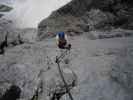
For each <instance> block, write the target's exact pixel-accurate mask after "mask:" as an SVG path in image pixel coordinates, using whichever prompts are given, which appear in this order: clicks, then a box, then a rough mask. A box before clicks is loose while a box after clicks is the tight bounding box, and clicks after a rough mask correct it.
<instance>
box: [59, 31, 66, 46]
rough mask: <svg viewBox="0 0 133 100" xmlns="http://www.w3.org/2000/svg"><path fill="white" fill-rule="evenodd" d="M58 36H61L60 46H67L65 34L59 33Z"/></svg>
mask: <svg viewBox="0 0 133 100" xmlns="http://www.w3.org/2000/svg"><path fill="white" fill-rule="evenodd" d="M58 36H59V45H60V46H65V45H66V44H67V41H66V39H65V33H64V32H59V33H58Z"/></svg>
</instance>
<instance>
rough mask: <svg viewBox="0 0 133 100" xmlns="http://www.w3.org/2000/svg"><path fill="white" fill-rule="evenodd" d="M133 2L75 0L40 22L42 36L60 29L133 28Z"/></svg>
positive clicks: (53, 33) (78, 32)
mask: <svg viewBox="0 0 133 100" xmlns="http://www.w3.org/2000/svg"><path fill="white" fill-rule="evenodd" d="M132 5H133V2H132V1H131V0H129V1H126V0H72V1H71V2H70V3H69V4H67V5H65V6H64V7H62V8H60V9H58V10H57V11H54V12H53V13H52V14H51V15H50V17H48V18H47V19H44V20H43V21H41V22H40V24H39V25H38V38H39V39H40V40H42V39H43V38H45V37H48V36H54V35H55V33H56V32H59V31H65V32H66V33H68V34H70V35H74V34H81V33H83V32H86V31H89V30H95V29H104V27H105V28H106V27H108V28H109V29H110V28H112V27H115V28H118V27H121V28H126V29H132V20H133V19H132V15H133V10H132ZM49 33H51V34H49Z"/></svg>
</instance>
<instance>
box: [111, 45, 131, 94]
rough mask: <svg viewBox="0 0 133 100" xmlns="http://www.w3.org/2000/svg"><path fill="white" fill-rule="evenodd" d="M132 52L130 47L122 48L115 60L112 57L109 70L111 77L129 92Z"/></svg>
mask: <svg viewBox="0 0 133 100" xmlns="http://www.w3.org/2000/svg"><path fill="white" fill-rule="evenodd" d="M132 52H133V51H132V49H131V48H129V47H128V48H125V49H122V50H121V53H120V54H119V55H118V56H117V57H116V59H117V62H116V59H114V61H113V66H112V71H111V78H112V79H113V80H114V81H115V82H117V83H119V84H120V85H121V86H123V87H124V88H125V89H126V90H127V91H130V92H131V93H132V91H133V85H132V84H133V81H132V80H133V73H132V71H133V67H132V65H133V63H132V61H131V60H132V58H133V54H132Z"/></svg>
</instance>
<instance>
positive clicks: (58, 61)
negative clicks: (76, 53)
mask: <svg viewBox="0 0 133 100" xmlns="http://www.w3.org/2000/svg"><path fill="white" fill-rule="evenodd" d="M67 52H68V50H66V51H65V52H64V53H62V54H61V56H59V57H56V61H55V62H56V63H57V65H58V70H59V73H60V76H61V79H62V81H63V82H64V85H65V88H66V92H67V93H68V95H69V98H70V99H71V100H74V99H73V97H72V94H71V93H70V89H69V87H68V84H67V82H66V80H65V78H64V76H63V71H62V69H61V66H60V62H61V60H62V59H63V58H64V57H65V56H66V55H67Z"/></svg>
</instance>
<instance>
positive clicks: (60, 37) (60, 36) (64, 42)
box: [56, 32, 71, 50]
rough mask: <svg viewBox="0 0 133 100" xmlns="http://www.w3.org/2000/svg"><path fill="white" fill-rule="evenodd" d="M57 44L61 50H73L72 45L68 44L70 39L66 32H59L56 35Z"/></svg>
mask: <svg viewBox="0 0 133 100" xmlns="http://www.w3.org/2000/svg"><path fill="white" fill-rule="evenodd" d="M56 43H57V45H58V47H59V48H60V49H68V50H70V49H71V44H68V38H67V35H66V34H65V32H59V33H57V35H56Z"/></svg>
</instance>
